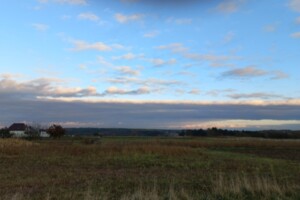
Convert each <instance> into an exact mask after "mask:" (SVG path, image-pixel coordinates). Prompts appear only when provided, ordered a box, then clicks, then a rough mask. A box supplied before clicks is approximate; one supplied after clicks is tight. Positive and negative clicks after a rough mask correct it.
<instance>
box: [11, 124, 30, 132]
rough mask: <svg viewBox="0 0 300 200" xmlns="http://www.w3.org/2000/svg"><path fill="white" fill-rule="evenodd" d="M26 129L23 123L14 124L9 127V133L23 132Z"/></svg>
mask: <svg viewBox="0 0 300 200" xmlns="http://www.w3.org/2000/svg"><path fill="white" fill-rule="evenodd" d="M26 128H27V126H26V124H24V123H14V124H12V125H11V126H10V127H9V130H10V131H25V130H26Z"/></svg>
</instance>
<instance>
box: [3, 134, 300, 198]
mask: <svg viewBox="0 0 300 200" xmlns="http://www.w3.org/2000/svg"><path fill="white" fill-rule="evenodd" d="M0 199H14V200H19V199H22V200H23V199H26V200H27V199H59V200H60V199H86V200H90V199H124V200H127V199H300V141H299V140H265V139H252V138H155V137H152V138H145V137H111V138H109V137H104V138H101V139H98V140H97V141H94V139H82V138H80V139H74V138H73V139H72V138H63V139H60V140H41V141H26V140H17V139H1V140H0Z"/></svg>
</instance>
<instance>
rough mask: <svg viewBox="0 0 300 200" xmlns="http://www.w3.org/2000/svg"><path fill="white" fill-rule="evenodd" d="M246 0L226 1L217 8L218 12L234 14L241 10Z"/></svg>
mask: <svg viewBox="0 0 300 200" xmlns="http://www.w3.org/2000/svg"><path fill="white" fill-rule="evenodd" d="M244 3H245V0H224V1H223V2H222V3H220V4H219V5H218V6H217V8H216V9H217V10H218V11H219V12H223V13H233V12H236V11H238V10H239V9H240V7H241V6H242V5H243V4H244Z"/></svg>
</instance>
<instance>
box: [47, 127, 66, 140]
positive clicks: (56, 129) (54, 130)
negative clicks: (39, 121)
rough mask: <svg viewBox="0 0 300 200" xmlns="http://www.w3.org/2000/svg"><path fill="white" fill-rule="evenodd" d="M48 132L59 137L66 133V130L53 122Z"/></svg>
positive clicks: (54, 136)
mask: <svg viewBox="0 0 300 200" xmlns="http://www.w3.org/2000/svg"><path fill="white" fill-rule="evenodd" d="M47 133H48V134H49V135H50V137H53V138H59V137H61V136H63V135H65V133H66V130H65V129H64V128H63V127H62V126H61V125H56V124H53V125H52V126H50V127H49V128H48V130H47Z"/></svg>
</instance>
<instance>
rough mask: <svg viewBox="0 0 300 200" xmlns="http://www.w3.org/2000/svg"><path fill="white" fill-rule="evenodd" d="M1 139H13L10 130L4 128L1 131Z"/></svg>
mask: <svg viewBox="0 0 300 200" xmlns="http://www.w3.org/2000/svg"><path fill="white" fill-rule="evenodd" d="M0 137H1V138H10V137H12V134H10V133H9V129H8V128H2V129H0Z"/></svg>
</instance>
